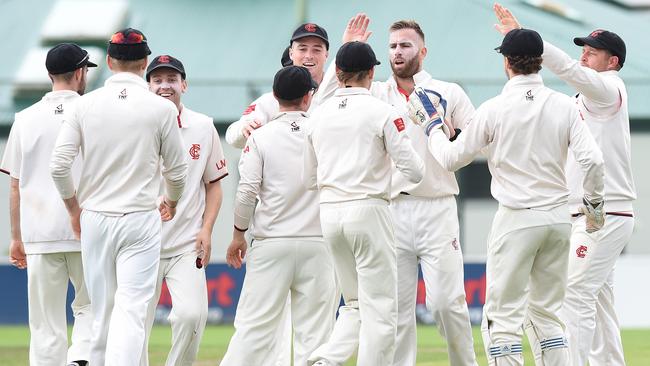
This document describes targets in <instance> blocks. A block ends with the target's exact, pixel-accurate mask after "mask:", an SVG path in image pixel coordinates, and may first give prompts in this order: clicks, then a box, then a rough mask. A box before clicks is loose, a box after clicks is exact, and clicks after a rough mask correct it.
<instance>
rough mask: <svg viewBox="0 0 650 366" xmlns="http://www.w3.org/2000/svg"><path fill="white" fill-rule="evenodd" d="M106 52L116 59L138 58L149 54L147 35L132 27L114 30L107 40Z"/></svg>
mask: <svg viewBox="0 0 650 366" xmlns="http://www.w3.org/2000/svg"><path fill="white" fill-rule="evenodd" d="M107 52H108V55H109V56H111V57H113V58H115V59H118V60H140V59H143V58H145V57H147V56H148V55H150V54H151V50H150V49H149V46H148V45H147V37H145V36H144V34H142V32H140V31H139V30H137V29H133V28H126V29H122V30H121V31H117V32H115V33H114V34H113V35H112V36H111V39H110V41H108V49H107Z"/></svg>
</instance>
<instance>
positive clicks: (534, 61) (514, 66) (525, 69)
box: [506, 56, 542, 75]
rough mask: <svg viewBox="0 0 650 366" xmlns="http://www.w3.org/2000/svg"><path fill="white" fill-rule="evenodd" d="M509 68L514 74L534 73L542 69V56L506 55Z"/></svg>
mask: <svg viewBox="0 0 650 366" xmlns="http://www.w3.org/2000/svg"><path fill="white" fill-rule="evenodd" d="M506 57H507V58H508V63H509V64H510V69H511V70H512V71H514V72H515V73H516V74H520V75H529V74H535V73H537V72H539V70H541V69H542V57H534V56H506Z"/></svg>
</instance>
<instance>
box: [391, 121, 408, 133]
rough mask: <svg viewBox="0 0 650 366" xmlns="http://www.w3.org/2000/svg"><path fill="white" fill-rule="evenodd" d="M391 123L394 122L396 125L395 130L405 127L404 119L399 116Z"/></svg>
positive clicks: (402, 129) (401, 129) (399, 130)
mask: <svg viewBox="0 0 650 366" xmlns="http://www.w3.org/2000/svg"><path fill="white" fill-rule="evenodd" d="M393 123H394V124H395V127H397V132H402V131H404V129H405V128H406V126H405V125H404V120H403V119H401V118H398V119H396V120H394V121H393Z"/></svg>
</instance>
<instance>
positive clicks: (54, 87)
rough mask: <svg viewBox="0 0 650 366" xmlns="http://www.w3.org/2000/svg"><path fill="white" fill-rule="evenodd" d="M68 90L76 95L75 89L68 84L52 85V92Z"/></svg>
mask: <svg viewBox="0 0 650 366" xmlns="http://www.w3.org/2000/svg"><path fill="white" fill-rule="evenodd" d="M61 90H70V91H73V92H75V93H77V88H76V87H75V86H74V85H72V84H68V83H54V84H52V91H61Z"/></svg>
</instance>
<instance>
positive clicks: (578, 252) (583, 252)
mask: <svg viewBox="0 0 650 366" xmlns="http://www.w3.org/2000/svg"><path fill="white" fill-rule="evenodd" d="M576 255H578V258H584V257H585V256H586V255H587V247H586V246H584V245H581V246H579V247H578V249H576Z"/></svg>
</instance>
